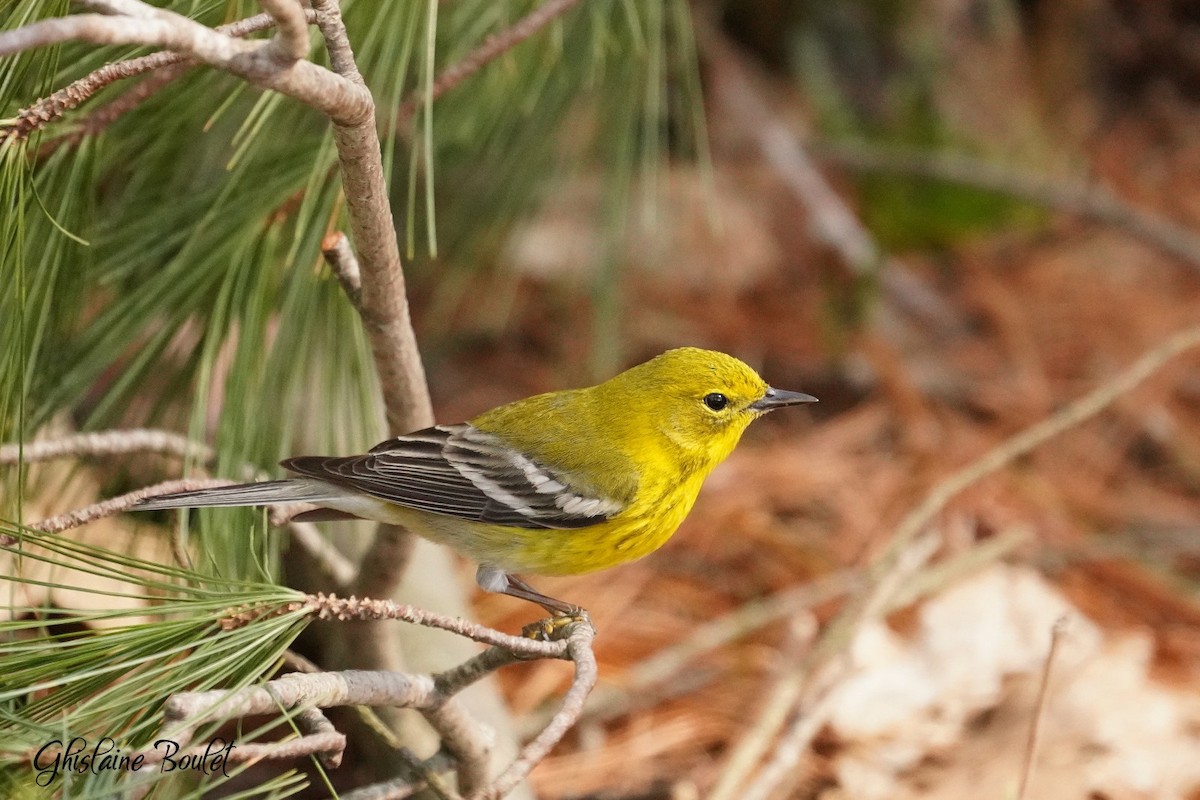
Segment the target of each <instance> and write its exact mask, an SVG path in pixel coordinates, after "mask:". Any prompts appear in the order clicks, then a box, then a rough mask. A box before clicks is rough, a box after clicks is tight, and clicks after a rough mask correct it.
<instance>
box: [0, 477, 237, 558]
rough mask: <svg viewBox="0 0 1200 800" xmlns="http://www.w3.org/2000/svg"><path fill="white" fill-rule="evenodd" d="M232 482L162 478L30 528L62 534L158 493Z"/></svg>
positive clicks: (183, 490) (113, 514)
mask: <svg viewBox="0 0 1200 800" xmlns="http://www.w3.org/2000/svg"><path fill="white" fill-rule="evenodd" d="M235 483H237V481H231V480H224V479H219V478H185V479H183V480H177V481H165V482H163V483H156V484H154V485H153V486H146V487H143V488H141V489H137V490H135V491H132V492H127V493H125V494H122V495H118V496H117V497H111V498H109V499H108V500H103V501H101V502H99V503H93V504H92V505H90V506H84V507H83V508H77V509H75V510H74V511H69V512H67V513H66V514H59V515H58V516H56V517H50V518H48V519H44V520H42V521H41V522H35V523H33V524H32V525H30V526H29V527H30V528H32V529H34V530H36V531H42V532H43V533H62V532H63V531H67V530H70V529H72V528H78V527H79V526H81V525H86V524H88V523H89V522H95V521H96V520H98V519H104V518H105V517H112V516H115V515H117V514H121V513H123V512H125V511H129V510H130V509H131V508H133V507H134V506H136V505H137V504H138V501H140V500H144V499H146V498H147V497H157V496H158V495H160V494H173V493H174V492H190V491H194V490H196V489H215V488H218V487H221V486H232V485H233V484H235ZM9 541H10V537H0V542H5V543H7V542H9Z"/></svg>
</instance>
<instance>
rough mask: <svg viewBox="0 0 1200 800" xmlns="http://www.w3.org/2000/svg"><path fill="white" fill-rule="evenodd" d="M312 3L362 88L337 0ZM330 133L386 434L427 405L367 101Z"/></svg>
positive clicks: (420, 416) (417, 423) (424, 419)
mask: <svg viewBox="0 0 1200 800" xmlns="http://www.w3.org/2000/svg"><path fill="white" fill-rule="evenodd" d="M313 8H314V9H315V10H316V12H317V25H318V26H319V27H320V29H321V33H322V34H323V35H324V36H325V41H326V46H327V47H328V49H329V52H330V54H331V60H332V63H333V64H334V68H335V69H337V70H338V74H339V75H340V76H341V77H342V78H343V79H344V80H346V81H348V82H350V83H352V84H355V85H357V86H359V87H363V80H362V76H361V75H360V74H359V73H358V67H357V66H355V64H354V58H353V54H352V52H351V49H350V43H349V39H348V38H347V36H346V28H345V25H344V24H343V23H342V18H341V13H340V11H339V9H338V5H337V2H336V0H314V2H313ZM363 91H364V92H365V91H366V90H365V88H363ZM369 96H370V95H369V93H368V97H369ZM333 137H334V141H335V142H336V144H337V149H338V158H339V161H340V163H341V167H342V187H343V192H344V195H345V198H346V207H347V209H348V211H349V213H350V229H351V232H352V234H353V235H354V248H355V252H356V253H357V254H358V260H359V266H360V268H361V270H362V295H361V304H360V308H361V315H362V320H363V326H364V327H365V328H366V330H367V336H368V338H369V340H370V343H371V352H372V353H373V354H374V356H375V368H376V370H377V371H378V373H379V382H380V385H381V387H382V389H383V402H384V407H385V409H386V412H387V421H388V430H389V431H390V432H391V433H393V434H401V433H408V432H409V431H414V430H417V429H418V428H425V427H428V426H430V425H432V424H433V405H432V403H431V402H430V399H429V388H428V386H427V384H426V382H425V367H424V366H423V365H422V364H421V355H420V351H419V350H418V348H417V339H416V334H415V333H414V332H413V328H412V318H411V315H410V313H409V309H408V299H407V297H406V295H405V285H404V270H403V267H402V266H401V261H400V246H399V243H398V242H397V240H396V227H395V223H394V221H393V219H392V212H391V207H390V206H389V204H388V194H387V183H386V181H385V180H384V174H383V156H382V153H381V151H380V147H379V136H378V134H377V133H376V130H375V107H374V105H373V104H368V108H367V109H366V113H365V116H364V118H363V119H359V120H355V121H353V122H349V123H348V122H342V121H339V120H337V119H334V125H333Z"/></svg>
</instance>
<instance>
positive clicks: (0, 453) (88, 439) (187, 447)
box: [0, 428, 216, 464]
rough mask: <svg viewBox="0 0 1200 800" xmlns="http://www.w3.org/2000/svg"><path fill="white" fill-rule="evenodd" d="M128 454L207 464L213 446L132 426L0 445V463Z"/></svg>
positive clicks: (160, 431)
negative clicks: (161, 456)
mask: <svg viewBox="0 0 1200 800" xmlns="http://www.w3.org/2000/svg"><path fill="white" fill-rule="evenodd" d="M128 453H162V454H164V455H171V456H176V457H178V458H183V459H189V458H190V459H195V460H196V461H199V462H200V463H203V464H211V463H212V461H213V460H214V459H215V458H216V453H214V452H213V449H212V448H211V447H209V446H208V445H206V444H204V443H203V442H197V441H194V440H192V439H189V438H187V437H186V436H181V435H179V434H178V433H174V432H172V431H163V430H154V429H150V428H132V429H129V430H119V431H102V432H99V433H76V434H72V435H69V436H62V437H59V438H56V439H43V440H39V441H33V442H24V443H22V444H15V443H14V444H5V445H0V464H15V463H17V461H18V460H21V461H24V462H25V463H26V464H32V463H34V462H35V461H50V460H53V459H56V458H84V457H87V456H112V455H126V454H128Z"/></svg>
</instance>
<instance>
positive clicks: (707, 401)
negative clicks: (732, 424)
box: [704, 392, 729, 411]
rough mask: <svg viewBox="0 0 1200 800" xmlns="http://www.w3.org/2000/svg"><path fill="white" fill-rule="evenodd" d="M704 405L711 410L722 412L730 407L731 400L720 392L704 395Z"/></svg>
mask: <svg viewBox="0 0 1200 800" xmlns="http://www.w3.org/2000/svg"><path fill="white" fill-rule="evenodd" d="M704 405H706V406H708V407H709V408H711V409H712V410H713V411H720V410H721V409H723V408H724V407H725V406H727V405H729V398H728V397H726V396H725V395H723V394H721V393H720V392H713V393H712V394H706V395H704Z"/></svg>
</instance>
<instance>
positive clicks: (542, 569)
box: [328, 486, 699, 575]
mask: <svg viewBox="0 0 1200 800" xmlns="http://www.w3.org/2000/svg"><path fill="white" fill-rule="evenodd" d="M688 488H690V487H688ZM698 488H699V487H698V486H697V487H696V489H697V491H698ZM696 493H697V492H694V491H686V490H685V491H683V492H679V491H673V492H664V493H663V495H659V497H657V498H656V499H655V501H654V503H653V504H650V503H647V504H645V506H643V507H639V506H634V507H631V508H629V509H627V510H626V511H625V512H622V513H621V514H618V515H617V516H615V517H613V518H612V519H609V520H606V521H604V522H600V523H597V524H595V525H589V526H587V527H584V528H566V529H558V528H554V529H545V528H515V527H510V526H507V525H494V524H490V523H484V522H473V521H471V520H465V519H461V518H458V517H451V516H439V515H437V514H429V513H425V512H418V511H414V510H412V509H409V508H405V507H403V506H399V505H396V504H394V503H388V502H385V501H382V500H378V499H375V498H368V497H364V496H362V495H358V496H357V497H356V498H354V499H353V500H349V499H348V500H347V503H345V504H344V505H346V506H347V507H345V508H342V510H345V511H349V512H351V513H355V514H358V515H359V516H362V517H366V518H368V519H374V520H377V521H380V522H389V523H392V524H396V525H403V526H404V527H405V528H407V529H408V530H410V531H412V532H413V533H415V534H417V535H418V536H421V537H423V538H425V539H429V540H430V541H432V542H436V543H438V544H442V545H445V546H447V547H449V548H451V549H452V550H455V551H457V552H458V553H461V554H462V555H464V556H466V557H468V558H470V559H472V560H473V561H475V562H477V563H480V564H491V565H494V566H496V567H499V568H501V569H503V570H505V571H507V572H517V573H528V574H532V575H580V574H583V573H586V572H595V571H596V570H601V569H607V568H608V567H614V566H616V565H618V564H624V563H626V562H628V561H634V560H636V559H639V558H642V557H643V556H646V555H649V554H650V553H652V552H654V551H655V550H657V549H658V548H660V547H662V546H663V545H664V544H666V542H667V540H668V539H670V538H671V535H672V534H673V533H675V530H676V529H677V528H678V527H679V524H680V523H681V522H683V519H684V518H685V517H686V516H687V514H688V512H689V511H690V510H691V508H692V504H693V502H694V501H695V499H696ZM655 494H657V493H655ZM664 495H665V496H664ZM668 497H669V498H671V499H667V498H668ZM665 503H667V504H669V506H668V507H666V508H664V507H663V504H665ZM328 505H330V506H334V504H333V503H328ZM350 505H353V506H354V508H350V507H349V506H350ZM336 507H338V508H341V505H339V506H336Z"/></svg>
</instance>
